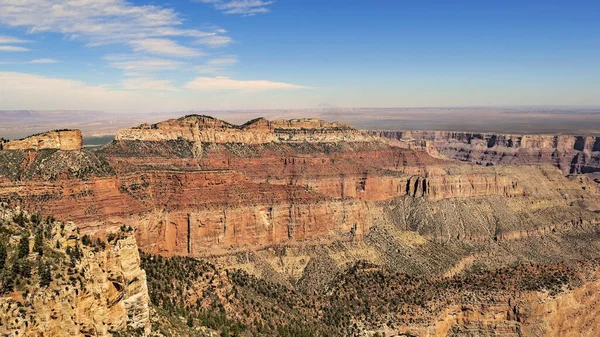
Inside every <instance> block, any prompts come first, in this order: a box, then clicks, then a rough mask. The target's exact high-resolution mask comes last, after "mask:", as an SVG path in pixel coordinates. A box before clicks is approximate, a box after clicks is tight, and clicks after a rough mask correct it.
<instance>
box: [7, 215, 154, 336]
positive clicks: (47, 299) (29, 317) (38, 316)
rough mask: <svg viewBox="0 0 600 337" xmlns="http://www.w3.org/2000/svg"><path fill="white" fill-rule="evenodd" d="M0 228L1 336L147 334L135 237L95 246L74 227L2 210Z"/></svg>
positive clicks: (144, 290) (142, 277)
mask: <svg viewBox="0 0 600 337" xmlns="http://www.w3.org/2000/svg"><path fill="white" fill-rule="evenodd" d="M0 223H2V235H1V236H0V251H2V252H4V254H0V255H2V256H1V259H0V262H1V264H2V266H1V267H2V268H0V280H1V288H0V308H1V309H0V311H1V312H2V313H3V314H2V315H0V331H1V333H2V334H3V335H11V336H34V335H35V336H37V335H44V336H64V335H73V336H91V335H94V336H110V335H112V334H115V333H129V334H131V335H144V334H147V333H149V331H150V319H149V297H148V289H147V286H146V273H145V272H144V271H143V270H141V269H140V257H139V254H138V251H137V245H136V243H135V238H134V237H133V233H131V232H128V231H127V230H122V231H120V232H118V233H117V234H113V235H112V236H110V237H109V240H108V242H105V241H103V240H100V239H98V240H97V241H92V240H91V239H90V238H89V237H88V236H83V237H82V236H80V235H79V230H78V229H77V227H76V226H75V225H74V224H73V223H70V222H67V223H61V222H57V221H54V220H53V219H51V218H48V219H46V220H45V221H43V220H42V218H41V216H39V215H32V216H31V217H30V216H28V215H27V213H23V211H13V210H10V209H6V208H5V205H0Z"/></svg>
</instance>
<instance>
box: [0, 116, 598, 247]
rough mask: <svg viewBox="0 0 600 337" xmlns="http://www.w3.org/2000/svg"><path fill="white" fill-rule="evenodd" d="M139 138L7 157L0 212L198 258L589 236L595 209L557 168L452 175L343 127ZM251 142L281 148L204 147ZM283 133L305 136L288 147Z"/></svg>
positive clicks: (188, 123) (301, 125) (195, 121)
mask: <svg viewBox="0 0 600 337" xmlns="http://www.w3.org/2000/svg"><path fill="white" fill-rule="evenodd" d="M182 125H183V126H182ZM131 130H133V131H132V132H134V133H136V132H138V131H140V130H141V131H140V132H142V133H143V134H144V135H145V136H143V137H146V138H147V137H151V138H152V139H154V140H147V139H146V138H145V139H135V140H130V139H126V138H127V137H126V136H122V137H121V139H119V140H115V141H114V142H112V143H111V144H109V145H108V146H106V147H105V148H103V149H102V150H100V151H98V152H89V151H85V150H80V151H61V150H43V151H37V152H36V151H0V155H2V156H3V157H2V158H4V159H5V160H3V161H2V162H0V200H6V201H9V202H11V204H18V205H22V206H24V207H25V208H27V209H29V210H31V211H32V212H41V213H43V214H45V215H55V216H56V217H58V218H60V219H70V220H74V221H77V222H78V223H80V224H81V225H80V226H81V227H82V229H83V230H84V231H102V230H104V229H105V228H107V227H115V226H120V225H121V224H127V225H132V226H134V227H137V229H138V231H137V238H138V240H139V243H140V247H141V248H142V249H143V250H147V251H151V252H155V253H160V254H164V255H175V254H177V255H192V256H201V255H211V254H223V253H227V252H228V251H229V250H231V249H234V250H235V249H237V248H244V247H250V248H251V247H264V246H269V245H282V244H283V245H294V244H298V243H307V244H319V243H323V242H330V241H333V240H360V239H361V238H363V237H364V236H365V235H367V234H368V233H369V230H370V229H371V228H372V227H373V226H377V225H379V224H382V223H385V222H390V221H391V222H393V223H395V224H396V225H397V226H398V228H401V229H403V230H411V231H418V232H419V233H420V234H421V235H423V236H424V237H427V238H432V239H435V240H438V239H439V240H471V241H477V240H480V241H481V240H485V238H494V237H498V235H500V234H502V233H506V234H503V235H505V236H506V235H509V234H508V233H509V232H510V231H512V230H518V229H522V228H527V229H528V230H529V229H535V228H538V227H540V228H542V227H544V228H545V226H546V227H547V226H559V225H562V224H564V223H567V222H569V221H575V222H577V221H579V219H580V218H582V219H583V220H584V221H587V222H586V224H587V223H591V222H593V221H594V219H593V218H594V213H593V210H596V209H600V207H598V190H597V189H598V188H597V186H596V184H594V183H593V182H591V181H590V180H589V178H587V177H583V176H578V177H571V178H568V177H564V176H563V174H562V173H561V171H559V170H558V169H556V168H555V167H552V166H550V165H538V166H513V165H506V166H493V167H482V166H477V165H473V164H470V163H456V162H452V161H448V160H442V159H439V158H435V157H433V156H431V155H429V154H428V153H427V152H426V151H423V150H414V149H407V148H401V147H397V146H394V143H393V142H387V141H381V139H379V140H377V141H366V140H365V138H355V139H354V141H352V142H347V141H339V140H340V139H343V137H346V136H348V135H350V134H354V135H355V136H356V135H358V136H356V137H362V136H361V135H362V134H360V133H358V132H357V131H356V130H354V129H352V128H351V127H350V126H348V125H344V124H338V123H327V122H323V121H318V120H291V121H275V122H269V121H266V120H263V119H258V120H254V121H251V122H249V123H246V124H244V125H242V126H235V125H231V124H228V123H226V122H223V121H219V120H216V119H213V118H209V117H202V116H191V117H185V118H182V119H178V120H170V121H167V122H163V123H159V124H156V125H143V126H140V127H139V128H134V129H128V130H124V131H123V132H122V133H121V135H127V134H128V133H129V132H130V131H131ZM173 130H177V131H173ZM256 130H266V131H265V132H262V131H261V132H262V133H260V134H261V135H271V136H273V135H274V134H275V137H276V140H272V141H269V142H267V143H260V142H262V141H265V139H266V138H265V139H263V140H260V142H259V141H258V140H256V139H258V138H256V139H255V140H249V141H248V142H249V143H248V144H247V143H238V142H236V143H231V142H225V143H221V142H220V141H214V140H215V139H216V138H214V137H213V142H204V141H198V139H199V138H197V136H198V137H204V136H201V134H205V135H208V134H211V133H215V132H216V133H215V134H214V136H215V137H221V136H223V137H225V135H226V134H229V133H231V134H233V135H237V136H235V137H238V136H240V137H242V138H236V139H243V137H255V136H256V135H257V133H256V132H254V131H256ZM276 130H286V132H289V133H290V134H292V136H291V137H292V138H291V139H296V138H294V137H296V135H298V134H297V133H296V132H301V134H302V135H310V137H308V138H306V137H305V138H302V139H303V140H302V141H300V140H298V139H296V140H294V141H281V139H280V138H279V136H278V135H277V134H278V132H279V131H276ZM311 130H312V131H311ZM316 130H319V131H316ZM321 131H322V133H320V132H321ZM171 132H173V133H171ZM184 132H185V134H184ZM217 133H218V135H217ZM314 134H319V135H324V137H325V136H326V137H333V138H327V139H328V141H322V138H317V139H316V140H315V138H311V137H313V136H314ZM340 134H341V136H340ZM271 136H269V137H271ZM135 137H137V136H135ZM135 137H134V136H132V138H135ZM194 137H196V138H194ZM227 137H228V136H227ZM261 137H262V136H261ZM302 137H304V136H302ZM319 137H320V136H319ZM340 137H342V138H340ZM224 139H225V138H224ZM360 139H362V141H359V140H360ZM334 140H335V141H334ZM223 141H225V140H223ZM48 151H49V152H48ZM15 172H16V173H15ZM390 209H393V210H394V211H393V212H390V211H389V210H390ZM555 210H563V211H561V213H559V214H557V213H556V212H555ZM590 212H591V213H590ZM582 214H583V215H582ZM531 219H540V220H539V221H537V222H536V221H534V220H531ZM530 220H531V221H530ZM511 233H512V232H511ZM510 235H516V234H510ZM482 238H483V239H482Z"/></svg>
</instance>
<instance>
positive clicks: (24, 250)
mask: <svg viewBox="0 0 600 337" xmlns="http://www.w3.org/2000/svg"><path fill="white" fill-rule="evenodd" d="M27 255H29V235H28V234H27V233H26V234H23V235H21V240H19V246H18V249H17V257H18V258H19V259H22V258H24V257H27Z"/></svg>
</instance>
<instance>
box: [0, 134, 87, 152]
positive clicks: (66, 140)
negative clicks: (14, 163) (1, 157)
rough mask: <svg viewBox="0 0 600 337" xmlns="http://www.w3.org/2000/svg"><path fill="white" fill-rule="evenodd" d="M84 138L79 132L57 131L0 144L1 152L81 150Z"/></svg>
mask: <svg viewBox="0 0 600 337" xmlns="http://www.w3.org/2000/svg"><path fill="white" fill-rule="evenodd" d="M82 147H83V138H82V137H81V131H79V130H56V131H49V132H44V133H40V134H37V135H33V136H29V137H26V138H23V139H20V140H13V141H8V142H5V143H3V144H0V150H43V149H57V150H63V151H74V150H80V149H81V148H82Z"/></svg>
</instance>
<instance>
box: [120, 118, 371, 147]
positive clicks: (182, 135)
mask: <svg viewBox="0 0 600 337" xmlns="http://www.w3.org/2000/svg"><path fill="white" fill-rule="evenodd" d="M177 139H183V140H188V141H191V142H194V144H195V145H196V146H198V147H200V146H201V145H200V143H217V144H224V143H243V144H247V145H255V144H265V143H271V142H304V141H309V142H340V141H365V140H373V137H370V136H368V135H367V134H364V133H362V132H360V131H358V130H356V129H354V128H353V127H351V126H350V125H348V124H342V123H329V122H326V121H322V120H318V119H292V120H276V121H268V120H266V119H264V118H258V119H255V120H252V121H249V122H248V123H246V124H243V125H233V124H230V123H227V122H224V121H222V120H219V119H216V118H212V117H209V116H199V115H190V116H186V117H182V118H179V119H171V120H168V121H165V122H162V123H157V124H152V125H149V124H143V125H140V126H138V127H135V128H132V129H126V130H120V131H119V132H118V133H117V136H116V140H117V141H123V140H142V141H167V140H177Z"/></svg>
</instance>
